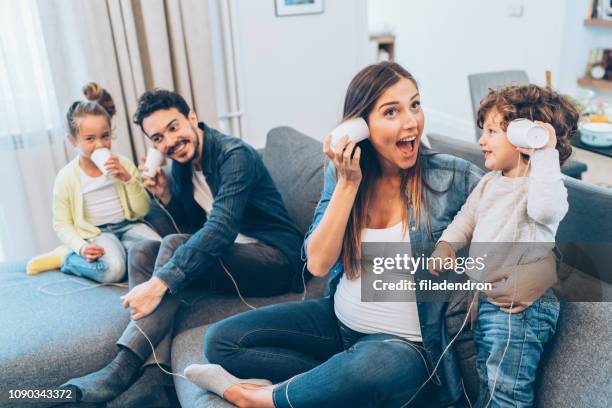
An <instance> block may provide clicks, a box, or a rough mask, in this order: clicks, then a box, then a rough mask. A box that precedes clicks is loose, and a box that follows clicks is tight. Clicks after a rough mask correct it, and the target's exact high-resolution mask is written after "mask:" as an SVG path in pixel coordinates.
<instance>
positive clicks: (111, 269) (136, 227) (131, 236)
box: [61, 221, 161, 283]
mask: <svg viewBox="0 0 612 408" xmlns="http://www.w3.org/2000/svg"><path fill="white" fill-rule="evenodd" d="M98 228H100V235H98V236H96V237H94V238H91V239H89V240H88V243H90V244H96V245H100V246H101V247H102V248H104V255H103V256H101V257H100V258H98V259H97V260H95V261H93V262H90V261H88V260H87V259H85V258H83V257H82V256H81V255H79V254H77V253H76V252H72V253H70V254H68V256H67V257H66V259H64V263H63V264H62V267H61V271H62V272H64V273H69V274H73V275H77V276H82V277H84V278H89V279H92V280H95V281H96V282H100V283H115V282H121V281H122V280H123V279H124V278H125V272H126V253H127V250H129V249H130V247H131V246H132V245H133V244H134V243H136V242H138V241H142V240H151V241H161V237H160V236H159V234H158V233H157V232H155V231H154V230H153V229H152V228H151V227H149V226H148V225H147V224H145V223H142V222H133V221H123V222H120V223H117V224H106V225H103V226H100V227H98Z"/></svg>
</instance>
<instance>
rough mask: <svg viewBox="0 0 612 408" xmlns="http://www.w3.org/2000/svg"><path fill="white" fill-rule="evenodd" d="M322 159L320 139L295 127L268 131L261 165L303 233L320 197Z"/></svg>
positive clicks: (323, 157)
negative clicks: (264, 167) (262, 164)
mask: <svg viewBox="0 0 612 408" xmlns="http://www.w3.org/2000/svg"><path fill="white" fill-rule="evenodd" d="M325 160H326V159H325V155H324V154H323V145H322V143H321V142H319V141H317V140H315V139H313V138H311V137H309V136H306V135H304V134H302V133H300V132H298V131H297V130H295V129H292V128H290V127H277V128H274V129H272V130H270V132H269V133H268V138H267V141H266V149H265V151H264V154H263V162H264V165H265V166H266V168H267V169H268V171H269V172H270V175H271V176H272V179H273V180H274V184H275V185H276V188H278V190H279V191H280V193H281V196H282V197H283V201H284V203H285V206H286V207H287V211H289V215H290V216H291V218H292V219H293V220H294V221H295V222H296V224H297V226H298V228H299V229H300V231H301V232H302V234H305V233H306V231H307V230H308V227H309V226H310V222H311V221H312V215H313V214H314V210H315V207H316V205H317V202H318V201H319V198H320V197H321V190H322V189H323V165H324V163H325Z"/></svg>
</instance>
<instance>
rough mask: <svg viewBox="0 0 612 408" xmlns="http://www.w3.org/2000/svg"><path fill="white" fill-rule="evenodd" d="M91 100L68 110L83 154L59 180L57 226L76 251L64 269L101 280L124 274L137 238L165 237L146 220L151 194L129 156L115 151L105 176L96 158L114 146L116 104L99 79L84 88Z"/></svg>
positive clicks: (120, 277) (71, 128)
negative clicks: (94, 156) (129, 253)
mask: <svg viewBox="0 0 612 408" xmlns="http://www.w3.org/2000/svg"><path fill="white" fill-rule="evenodd" d="M83 93H84V94H85V96H86V97H87V99H88V101H76V102H74V103H73V104H72V105H71V106H70V108H69V109H68V113H67V115H66V119H67V124H68V130H69V134H68V140H69V141H70V143H71V144H72V145H73V146H74V147H75V148H76V150H77V151H78V156H77V157H76V158H75V159H74V160H72V161H71V162H70V163H68V164H67V165H66V166H65V167H64V168H63V169H61V170H60V172H59V174H58V175H57V177H56V179H55V186H54V190H53V228H54V229H55V232H56V233H57V235H58V237H59V239H60V240H61V241H62V242H63V243H64V245H66V246H67V247H68V248H69V249H70V250H72V251H73V252H71V253H69V254H68V255H67V256H66V257H65V259H64V260H63V263H62V266H61V271H62V272H64V273H72V274H75V275H79V276H83V277H86V278H90V279H93V280H95V281H98V282H101V283H112V282H119V281H121V280H123V278H124V277H125V271H126V251H127V250H128V249H129V248H130V245H131V244H132V243H134V242H136V241H138V240H143V239H148V240H158V241H159V240H161V238H160V236H159V235H158V234H157V233H156V232H155V231H154V230H153V229H151V228H150V227H149V226H147V225H146V224H144V223H143V222H141V221H142V219H143V217H144V216H145V215H146V214H147V212H148V211H149V196H148V195H147V192H146V190H145V189H144V187H143V185H142V182H141V180H140V175H139V173H138V170H137V169H136V167H135V166H134V165H133V164H132V162H131V161H130V160H128V159H127V158H125V157H121V156H116V155H111V156H110V157H109V158H108V160H107V161H106V163H105V164H104V170H105V173H106V175H105V174H103V172H102V170H101V169H99V168H98V167H97V166H96V164H95V163H94V162H93V161H92V159H91V156H92V154H93V153H94V151H95V150H97V149H101V148H105V149H110V148H111V144H112V129H111V118H112V116H113V115H114V114H115V104H114V102H113V99H112V98H111V96H110V94H109V93H108V92H106V90H104V89H102V88H101V87H100V86H99V85H98V84H96V83H89V84H87V85H86V86H85V87H84V88H83Z"/></svg>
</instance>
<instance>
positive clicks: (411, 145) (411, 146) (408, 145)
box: [395, 136, 416, 155]
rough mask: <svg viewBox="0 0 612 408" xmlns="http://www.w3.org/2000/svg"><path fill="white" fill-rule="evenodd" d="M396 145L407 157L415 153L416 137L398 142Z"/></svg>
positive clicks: (405, 138)
mask: <svg viewBox="0 0 612 408" xmlns="http://www.w3.org/2000/svg"><path fill="white" fill-rule="evenodd" d="M395 145H396V146H397V148H398V149H399V151H400V152H402V153H403V154H405V155H411V154H412V153H414V150H415V147H416V136H408V137H404V138H402V139H400V140H398V141H397V142H396V143H395Z"/></svg>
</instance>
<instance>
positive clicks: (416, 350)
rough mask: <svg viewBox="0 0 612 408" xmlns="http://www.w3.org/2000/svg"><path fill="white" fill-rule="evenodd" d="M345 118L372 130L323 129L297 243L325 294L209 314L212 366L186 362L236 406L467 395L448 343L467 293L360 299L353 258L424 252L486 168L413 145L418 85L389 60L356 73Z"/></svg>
mask: <svg viewBox="0 0 612 408" xmlns="http://www.w3.org/2000/svg"><path fill="white" fill-rule="evenodd" d="M353 117H362V118H364V119H365V120H366V121H367V123H368V126H369V128H370V138H369V139H368V140H365V141H362V142H360V143H358V144H357V145H355V144H354V143H350V142H349V141H348V140H347V139H346V138H345V139H344V140H342V141H341V142H340V143H338V144H337V145H336V146H333V147H332V146H330V138H329V136H328V137H327V138H326V139H325V141H324V151H325V154H326V155H327V156H328V157H329V159H330V160H331V165H329V166H328V168H327V171H326V175H325V183H324V189H323V194H322V198H321V201H320V202H319V204H318V206H317V209H316V212H315V216H314V220H313V224H312V226H311V228H310V230H309V232H308V234H307V236H306V241H305V244H304V249H305V254H306V255H307V260H308V270H309V271H310V272H311V273H312V274H313V275H316V276H325V275H328V274H329V275H330V277H329V285H328V291H327V297H324V298H322V299H315V300H308V301H304V302H289V303H284V304H277V305H272V306H268V307H263V308H260V309H257V310H254V311H249V312H246V313H243V314H240V315H237V316H233V317H230V318H228V319H226V320H223V321H221V322H218V323H216V324H215V325H213V326H211V327H210V328H209V329H208V331H207V334H206V338H205V353H206V356H207V358H208V360H209V361H210V362H211V363H216V364H207V365H200V366H190V367H188V368H187V370H186V371H185V373H186V375H187V377H188V378H189V379H190V380H191V381H193V382H195V383H196V384H198V385H200V386H202V387H203V388H206V389H208V390H211V391H213V392H215V393H217V394H218V395H221V396H223V397H224V398H225V399H227V400H228V401H230V402H232V403H234V404H236V405H238V406H240V407H244V406H255V407H311V406H317V407H323V406H325V407H327V406H329V407H339V406H388V407H400V406H404V405H408V404H410V403H412V404H416V403H418V402H419V400H420V401H421V402H426V403H427V405H428V406H432V405H435V404H434V403H433V402H432V401H433V400H436V398H437V400H439V403H440V404H442V405H451V404H455V403H457V402H459V401H461V400H463V399H464V398H465V397H464V395H465V388H464V385H463V381H462V379H461V374H460V373H461V370H460V367H459V365H458V364H457V356H456V352H455V348H450V347H448V348H447V345H448V343H449V341H450V339H451V338H452V337H453V336H454V335H455V334H456V333H457V332H458V331H459V327H458V326H461V322H462V321H464V316H465V314H466V313H465V312H466V309H467V305H466V303H467V302H465V301H462V302H459V303H458V304H459V305H460V306H461V307H460V308H459V309H457V308H455V309H454V310H450V309H451V308H450V307H449V306H448V305H449V304H450V303H452V302H448V303H447V302H423V301H419V299H420V300H423V298H422V297H420V296H422V294H420V293H419V291H418V290H417V292H416V300H417V301H416V302H415V301H414V300H415V299H413V301H406V302H362V301H361V296H360V289H359V288H360V279H361V277H360V262H359V260H360V258H361V243H362V242H372V241H383V242H404V243H408V242H409V243H410V248H411V252H412V254H421V253H423V252H425V251H427V248H428V245H427V243H428V242H430V243H431V242H436V241H437V239H438V238H439V236H440V234H441V232H442V231H443V230H444V229H445V227H446V226H447V225H448V224H449V223H450V222H451V221H452V219H453V217H454V215H455V214H456V213H457V211H458V210H459V209H460V207H461V205H462V204H463V203H464V202H465V200H466V198H467V196H468V195H469V193H470V191H471V189H472V188H473V187H474V186H475V185H476V183H477V182H478V180H479V178H480V176H481V174H482V172H481V171H480V170H479V169H477V168H476V167H475V166H473V165H471V164H469V163H468V162H466V161H464V160H461V159H458V158H455V157H452V156H448V155H441V154H434V153H433V152H431V151H429V150H427V149H424V148H420V141H421V136H422V132H423V125H424V116H423V111H422V110H421V104H420V96H419V92H418V87H417V84H416V81H415V79H414V78H413V77H412V75H410V73H408V72H407V71H406V70H404V69H403V68H402V67H401V66H399V65H397V64H394V63H387V62H385V63H380V64H377V65H372V66H369V67H366V68H365V69H363V70H362V71H361V72H359V73H358V74H357V76H356V77H355V78H354V79H353V80H352V82H351V84H350V85H349V89H348V91H347V95H346V99H345V104H344V119H345V120H346V119H349V118H353ZM429 253H430V252H429ZM425 254H426V255H427V254H428V253H425ZM421 272H422V271H419V272H417V274H416V275H415V279H418V276H419V273H421ZM455 303H456V302H455ZM451 315H454V316H455V317H456V316H460V318H459V324H458V325H457V324H455V325H454V326H453V327H449V326H447V323H446V322H447V321H448V322H451V321H455V322H456V321H457V319H454V320H453V319H452V316H451ZM467 338H468V339H469V336H468V337H467ZM460 339H461V340H462V341H463V342H464V344H463V345H465V339H464V338H460ZM464 349H465V348H464ZM444 350H446V352H444ZM438 362H440V364H438ZM436 365H437V366H438V367H437V370H436V372H435V373H432V368H433V367H434V366H436ZM225 370H227V371H225ZM229 373H232V374H234V375H238V376H240V377H242V378H257V377H259V378H261V377H264V378H267V379H269V380H271V381H272V382H273V383H276V384H277V385H267V384H270V383H269V382H266V381H265V380H255V379H254V380H240V379H238V378H235V377H232V376H231V375H230V374H229ZM434 394H435V396H434Z"/></svg>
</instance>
